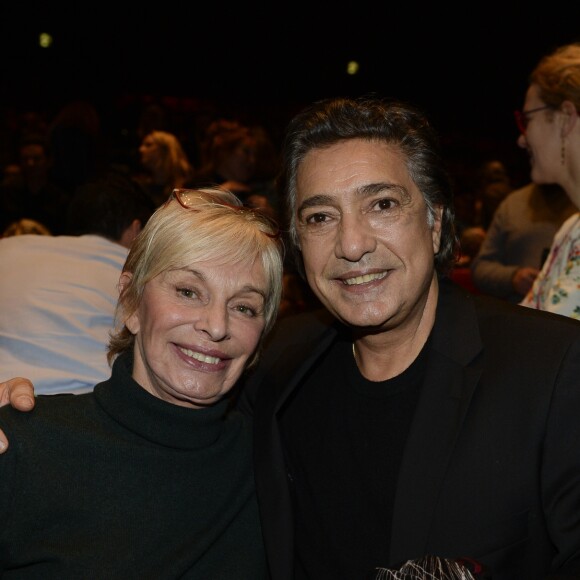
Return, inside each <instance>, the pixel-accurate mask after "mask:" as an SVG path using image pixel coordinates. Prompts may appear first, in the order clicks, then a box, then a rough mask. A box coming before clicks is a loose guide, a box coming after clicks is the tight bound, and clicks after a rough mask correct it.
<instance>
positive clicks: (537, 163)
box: [516, 42, 580, 319]
mask: <svg viewBox="0 0 580 580" xmlns="http://www.w3.org/2000/svg"><path fill="white" fill-rule="evenodd" d="M579 111H580V42H578V43H572V44H568V45H564V46H561V47H559V48H557V49H556V50H555V51H554V52H552V53H551V54H549V55H547V56H545V57H543V58H542V59H541V60H540V62H539V63H538V65H537V66H536V68H535V69H534V70H533V71H532V74H531V75H530V84H529V87H528V90H527V92H526V98H525V101H524V109H523V110H522V111H517V112H516V122H517V124H518V127H519V130H520V136H519V137H518V141H517V142H518V145H519V146H520V147H522V148H524V149H527V151H528V154H529V156H530V163H531V178H532V181H534V182H535V183H539V184H544V183H557V184H559V185H561V186H562V187H563V188H564V190H565V192H566V194H567V195H568V197H569V198H570V199H571V200H572V202H573V203H574V205H575V206H576V207H577V208H580V114H579ZM521 304H522V305H524V306H528V307H530V308H536V309H538V310H549V311H551V312H556V313H558V314H562V315H564V316H570V317H572V318H578V319H580V213H575V214H573V215H572V216H571V217H570V218H568V219H567V220H566V221H565V222H564V223H563V224H562V226H561V228H560V229H559V230H558V232H557V233H556V235H555V237H554V241H553V243H552V247H551V249H550V253H549V254H548V257H547V258H546V260H545V262H544V265H543V267H542V270H541V271H540V274H539V275H538V277H537V278H536V280H535V282H534V284H533V286H532V288H531V289H530V291H529V292H528V294H527V295H526V296H525V298H524V299H523V300H522V302H521Z"/></svg>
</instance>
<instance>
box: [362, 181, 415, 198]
mask: <svg viewBox="0 0 580 580" xmlns="http://www.w3.org/2000/svg"><path fill="white" fill-rule="evenodd" d="M387 191H392V192H395V193H398V194H399V195H400V196H401V197H402V198H404V199H406V200H408V199H410V197H411V194H410V193H409V191H408V189H407V188H406V187H405V186H404V185H400V184H398V183H389V182H384V181H381V182H379V183H369V184H367V185H363V186H362V187H360V188H359V195H360V196H361V197H367V196H371V195H376V194H377V193H384V192H387Z"/></svg>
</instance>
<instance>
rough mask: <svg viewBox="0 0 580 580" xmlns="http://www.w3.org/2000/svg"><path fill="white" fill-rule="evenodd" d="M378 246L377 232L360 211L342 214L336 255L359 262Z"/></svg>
mask: <svg viewBox="0 0 580 580" xmlns="http://www.w3.org/2000/svg"><path fill="white" fill-rule="evenodd" d="M375 248H376V234H375V232H373V229H372V228H371V227H370V224H369V223H368V221H367V220H366V219H365V217H364V216H362V215H361V214H359V213H346V214H343V215H342V216H341V220H340V225H339V227H338V234H337V240H336V250H335V251H336V256H337V257H338V258H343V259H345V260H348V261H349V262H358V261H359V260H361V259H362V257H363V256H364V255H365V254H367V253H369V252H373V251H374V250H375Z"/></svg>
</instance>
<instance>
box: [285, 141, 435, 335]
mask: <svg viewBox="0 0 580 580" xmlns="http://www.w3.org/2000/svg"><path fill="white" fill-rule="evenodd" d="M296 208H297V214H296V223H297V232H298V239H299V243H300V247H301V250H302V256H303V259H304V268H305V272H306V277H307V279H308V283H309V284H310V286H311V287H312V289H313V291H314V293H315V294H316V296H317V297H318V298H319V299H320V300H321V302H322V303H323V304H324V305H325V306H326V307H327V308H328V309H329V310H330V311H331V312H332V313H333V314H334V315H335V316H336V317H337V318H339V319H340V320H342V321H343V322H345V323H346V324H349V325H351V326H356V327H367V328H372V329H374V330H387V329H390V328H394V327H397V326H399V325H403V324H407V323H411V324H412V321H413V320H415V321H416V323H417V324H418V322H419V321H420V318H421V315H422V313H423V309H424V306H425V303H426V300H427V297H428V294H429V292H430V289H431V288H433V287H434V284H435V282H434V279H435V271H434V258H433V257H434V254H435V253H436V252H437V251H438V249H439V242H440V227H441V209H440V208H438V210H437V217H436V220H435V223H434V225H433V226H430V225H429V222H428V217H427V207H426V204H425V201H424V198H423V196H422V194H421V192H420V191H419V190H418V188H417V186H416V185H415V184H414V183H413V181H412V180H411V178H410V176H409V174H408V172H407V169H406V166H405V162H404V157H403V155H402V154H401V153H400V152H398V150H397V149H396V148H394V147H392V146H389V145H387V144H385V143H377V142H368V141H365V140H362V139H352V140H348V141H343V142H341V143H338V144H335V145H333V146H331V147H328V148H324V149H316V150H313V151H311V152H310V153H308V155H307V156H306V157H305V159H304V160H303V162H302V164H301V165H300V167H299V170H298V174H297V199H296Z"/></svg>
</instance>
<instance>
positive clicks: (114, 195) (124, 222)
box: [0, 175, 153, 394]
mask: <svg viewBox="0 0 580 580" xmlns="http://www.w3.org/2000/svg"><path fill="white" fill-rule="evenodd" d="M152 211H153V206H152V204H151V203H150V202H149V200H148V199H147V198H146V196H145V194H144V193H143V192H142V191H141V190H140V188H138V186H137V185H136V184H135V183H133V182H131V181H129V180H127V179H126V178H125V177H122V176H119V175H110V176H107V177H103V178H102V179H100V180H98V181H94V182H87V183H86V184H84V185H82V186H81V187H79V188H78V190H77V192H76V194H75V196H74V198H73V199H72V201H71V203H70V205H69V208H68V212H67V231H68V232H69V233H70V235H58V236H38V235H18V236H11V237H7V238H2V239H0V304H2V316H0V368H2V370H3V372H5V373H7V374H8V375H10V376H12V375H24V376H26V377H30V378H31V379H32V380H33V381H34V385H35V387H37V392H38V393H42V394H55V393H60V392H72V393H82V392H87V391H89V390H91V389H92V387H93V386H94V385H95V384H96V383H98V382H100V381H102V380H105V379H106V378H107V377H108V376H109V374H110V368H109V366H108V364H107V357H106V351H107V344H108V340H109V331H110V330H111V329H112V328H113V317H114V309H115V305H116V303H117V298H118V291H117V283H118V280H119V275H120V273H121V270H122V267H123V264H124V262H125V259H126V257H127V253H128V248H129V247H130V246H131V244H132V242H133V239H134V238H135V236H136V235H137V234H138V233H139V231H140V230H141V227H142V226H143V225H144V224H145V222H146V221H147V220H148V218H149V216H150V215H151V213H152Z"/></svg>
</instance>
